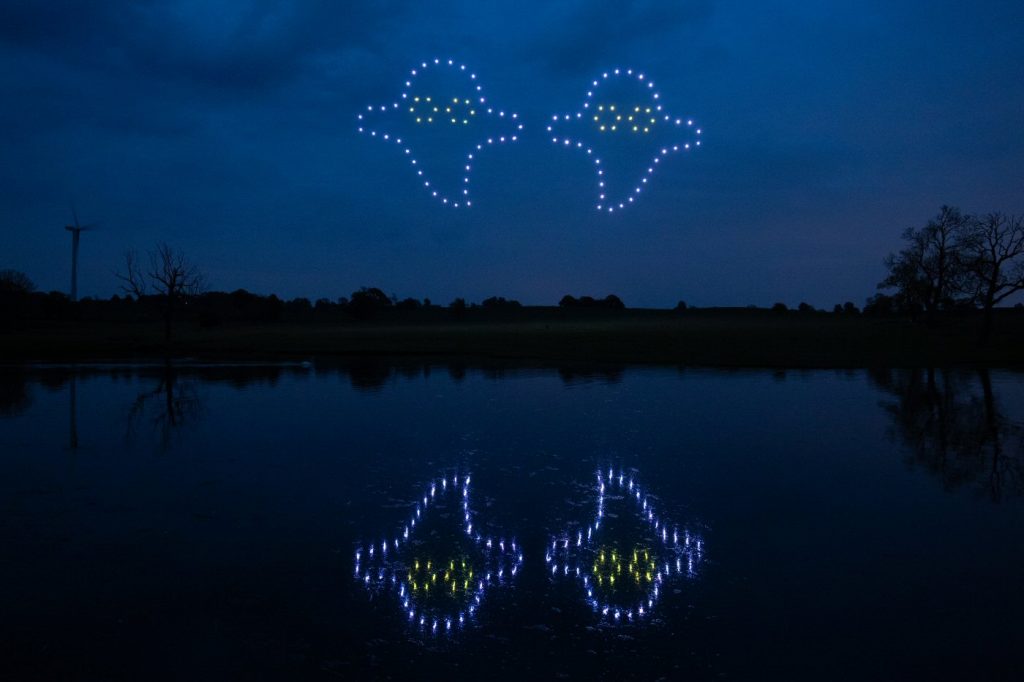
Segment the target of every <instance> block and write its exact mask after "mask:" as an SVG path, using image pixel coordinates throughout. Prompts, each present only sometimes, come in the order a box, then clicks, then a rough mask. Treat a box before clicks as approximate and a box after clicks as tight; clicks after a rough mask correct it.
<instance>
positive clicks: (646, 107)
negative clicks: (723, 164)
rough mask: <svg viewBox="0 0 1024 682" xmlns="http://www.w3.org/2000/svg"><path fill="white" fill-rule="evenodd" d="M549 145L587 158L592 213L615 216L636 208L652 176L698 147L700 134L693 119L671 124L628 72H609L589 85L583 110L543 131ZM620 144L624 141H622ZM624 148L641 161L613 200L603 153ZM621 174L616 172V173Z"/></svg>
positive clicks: (657, 98) (643, 80)
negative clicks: (592, 181)
mask: <svg viewBox="0 0 1024 682" xmlns="http://www.w3.org/2000/svg"><path fill="white" fill-rule="evenodd" d="M547 131H548V133H550V134H551V141H552V143H554V144H556V145H559V146H560V147H568V148H571V149H576V150H579V151H582V152H584V153H586V155H587V157H588V158H590V160H591V161H592V162H593V164H594V169H595V171H596V172H597V187H598V192H597V195H598V199H597V210H599V211H607V212H608V213H614V212H615V211H617V210H622V209H624V208H626V207H627V206H629V205H631V204H633V203H635V202H636V201H637V200H638V199H639V198H640V195H641V194H642V193H643V192H644V191H645V190H646V188H647V185H648V181H649V180H650V178H651V176H653V175H654V170H655V169H656V168H657V167H658V166H659V165H660V164H661V163H662V162H663V161H664V160H665V159H666V158H667V157H668V156H669V155H670V154H675V153H678V152H683V151H689V150H692V149H695V148H696V147H699V146H700V145H701V140H700V135H701V129H700V128H699V127H697V126H696V125H695V124H694V122H693V120H692V119H684V118H676V117H675V116H673V115H671V114H670V113H668V112H667V111H666V110H665V107H664V106H663V105H662V104H661V95H660V93H658V92H657V90H656V89H655V87H654V83H653V82H652V81H651V80H650V79H649V78H647V77H646V76H644V74H642V73H639V72H636V71H634V70H633V69H614V70H612V71H610V72H605V73H603V74H601V77H600V78H599V79H596V80H594V81H593V83H591V88H590V89H589V90H588V91H587V96H586V98H585V99H584V101H583V106H582V108H581V109H580V110H579V111H577V112H575V113H572V114H561V115H559V114H555V115H553V116H552V117H551V123H550V124H549V125H548V126H547ZM623 138H625V139H623ZM623 144H625V145H626V146H627V151H626V153H627V154H628V155H629V156H631V157H637V155H638V154H639V155H640V156H639V158H640V159H642V160H643V166H642V167H641V168H639V169H638V170H637V171H636V175H635V177H633V178H632V179H623V178H619V179H618V180H616V185H617V186H619V187H623V188H628V189H618V190H616V194H614V195H613V194H612V190H611V189H610V187H609V177H608V176H609V174H610V172H611V169H612V167H614V165H615V164H610V163H609V159H608V152H610V151H611V148H612V147H614V146H616V145H618V146H619V147H620V148H621V147H622V145H623ZM617 170H620V172H623V171H621V169H617Z"/></svg>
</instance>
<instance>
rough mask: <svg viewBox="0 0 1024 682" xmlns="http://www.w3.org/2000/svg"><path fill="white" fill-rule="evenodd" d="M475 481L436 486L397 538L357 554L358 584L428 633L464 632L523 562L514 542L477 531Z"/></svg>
mask: <svg viewBox="0 0 1024 682" xmlns="http://www.w3.org/2000/svg"><path fill="white" fill-rule="evenodd" d="M470 480H471V479H470V476H469V475H463V476H460V475H459V474H452V475H445V476H444V477H442V478H440V479H439V480H437V481H432V482H431V483H430V485H429V486H428V488H427V490H426V491H424V493H423V496H422V499H420V500H419V501H418V502H417V503H416V508H415V509H414V511H413V513H412V516H411V517H410V518H409V521H408V523H406V525H405V526H404V527H403V528H402V532H401V533H400V534H398V535H397V536H396V537H394V538H391V539H383V540H381V541H379V542H373V543H370V544H369V545H367V546H362V547H359V548H358V549H356V553H355V577H356V579H357V580H359V581H361V582H362V583H363V584H364V585H365V586H366V588H367V589H368V590H370V591H371V592H372V593H373V594H377V593H389V594H390V595H391V596H392V598H394V599H395V600H396V601H397V603H398V604H399V605H400V606H401V609H402V612H403V613H404V615H405V618H406V620H407V621H408V622H409V623H410V624H411V625H412V626H414V627H416V628H419V629H420V630H421V631H423V632H429V633H431V634H437V633H439V632H443V633H450V632H452V631H453V630H457V629H460V628H462V627H463V626H465V625H466V622H467V620H469V619H472V618H473V617H474V616H475V615H476V613H477V610H478V609H479V608H480V606H481V604H482V603H483V598H484V596H485V595H486V594H487V592H488V591H489V590H490V589H491V588H492V587H494V586H496V585H503V584H507V583H508V582H509V581H510V580H511V579H512V578H513V577H515V575H516V574H517V573H518V571H519V569H520V567H521V566H522V563H523V554H522V550H521V548H520V547H519V546H518V545H517V544H516V541H515V539H513V538H503V537H494V536H490V535H487V534H485V533H483V532H482V531H481V530H480V528H479V527H478V523H477V522H476V521H475V516H476V512H474V511H473V510H472V508H471V507H470V503H469V500H470V498H469V484H470ZM421 538H422V539H421Z"/></svg>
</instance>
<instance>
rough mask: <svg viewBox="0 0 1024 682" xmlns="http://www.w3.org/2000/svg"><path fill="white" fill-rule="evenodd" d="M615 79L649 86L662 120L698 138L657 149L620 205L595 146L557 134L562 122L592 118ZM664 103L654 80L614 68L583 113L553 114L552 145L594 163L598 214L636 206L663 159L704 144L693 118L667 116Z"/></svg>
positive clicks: (597, 86)
mask: <svg viewBox="0 0 1024 682" xmlns="http://www.w3.org/2000/svg"><path fill="white" fill-rule="evenodd" d="M613 77H614V78H633V79H635V80H637V81H638V82H640V83H643V84H646V89H647V90H648V91H649V92H650V96H651V101H652V105H651V106H652V108H653V109H654V113H655V114H656V117H660V118H661V120H662V121H665V122H668V123H670V124H671V125H673V126H675V127H677V128H680V129H687V130H689V129H692V130H693V131H694V136H695V138H694V140H693V141H688V142H680V143H678V144H672V145H666V146H663V147H658V148H657V150H656V151H655V154H654V159H653V160H652V161H651V164H650V165H649V166H648V167H647V169H646V171H645V173H644V175H643V176H642V177H641V178H640V181H639V183H638V184H637V185H635V186H634V187H633V188H632V190H631V191H630V193H629V194H628V195H627V196H626V197H625V199H624V200H623V201H620V202H617V203H616V202H614V201H610V200H609V199H608V194H607V191H606V190H605V182H604V169H603V168H602V167H601V158H600V157H599V156H598V155H597V153H596V152H595V151H594V148H593V145H591V144H588V143H587V142H585V141H584V140H583V139H582V138H579V139H574V138H571V137H568V136H565V137H559V136H558V134H557V132H556V130H555V126H556V125H558V124H559V123H562V124H563V125H564V124H565V122H567V121H568V122H577V121H579V122H582V120H583V117H584V116H585V115H589V114H590V113H591V112H590V108H591V100H592V99H594V95H595V93H597V92H598V90H599V89H600V87H601V86H602V85H603V84H604V83H606V82H607V81H608V79H609V78H613ZM660 100H661V93H659V92H658V91H657V90H656V89H655V86H654V82H653V81H652V80H650V79H649V78H647V77H646V76H644V74H643V73H641V72H638V71H634V70H633V69H612V71H610V72H609V71H605V72H604V73H602V74H601V77H600V79H595V80H594V81H593V82H592V83H591V89H590V90H588V91H587V96H586V98H585V99H584V100H583V108H582V109H581V110H579V111H577V112H575V113H574V114H561V115H559V114H553V115H552V117H551V121H552V122H551V124H550V125H548V126H547V131H548V133H550V134H552V138H551V142H552V143H554V144H556V145H561V146H563V147H570V148H574V149H578V150H581V151H584V152H586V154H587V157H589V158H590V159H591V160H592V161H593V163H594V170H595V171H596V172H597V186H598V192H597V194H598V203H597V210H598V211H607V212H608V213H614V212H615V210H616V209H618V210H620V211H621V210H623V209H624V208H626V207H627V206H629V205H630V204H633V203H635V202H636V199H637V198H638V197H639V195H640V193H641V192H642V191H643V188H644V186H645V185H647V181H648V179H650V177H651V176H652V175H654V169H655V168H656V167H657V166H658V165H659V164H660V163H661V160H662V159H664V158H665V157H667V156H668V155H669V154H670V153H677V152H681V151H690V150H691V149H693V148H695V147H699V146H700V142H701V141H700V135H701V129H700V128H698V127H695V125H694V122H693V119H691V118H687V119H683V118H676V117H674V116H671V115H670V114H668V113H666V112H665V111H664V107H663V106H662V104H661V102H660Z"/></svg>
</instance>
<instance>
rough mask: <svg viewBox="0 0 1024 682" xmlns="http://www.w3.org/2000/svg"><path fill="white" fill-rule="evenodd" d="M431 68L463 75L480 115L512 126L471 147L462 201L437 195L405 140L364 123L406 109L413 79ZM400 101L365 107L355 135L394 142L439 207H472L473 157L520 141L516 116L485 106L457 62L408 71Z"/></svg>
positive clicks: (520, 126) (477, 87) (474, 78)
mask: <svg viewBox="0 0 1024 682" xmlns="http://www.w3.org/2000/svg"><path fill="white" fill-rule="evenodd" d="M434 67H442V68H450V69H454V70H456V71H457V72H459V73H460V74H465V75H466V77H467V78H468V79H469V82H470V83H469V84H470V87H471V91H472V93H473V94H472V95H471V96H472V97H473V98H475V99H476V101H477V103H478V104H479V105H480V107H481V109H480V111H481V115H482V116H488V117H496V118H498V119H507V120H509V121H511V125H512V130H511V132H509V133H508V134H505V135H497V136H494V135H490V136H487V137H486V138H484V139H482V140H480V141H478V142H476V143H475V144H473V146H472V148H471V151H469V152H468V153H467V154H466V159H465V161H466V163H465V167H464V170H465V175H463V177H462V193H461V198H459V197H458V196H449V195H447V194H445V193H443V192H441V191H439V190H438V189H437V188H436V187H435V186H434V185H433V184H432V183H431V181H430V179H429V178H428V177H426V175H425V174H424V171H423V169H422V168H421V167H420V164H419V162H418V161H417V159H416V155H415V154H414V153H413V151H412V147H411V146H409V144H408V141H407V140H404V139H402V138H401V137H400V136H395V135H392V134H391V133H388V132H384V131H381V130H377V129H375V128H371V127H369V124H368V122H367V120H366V119H367V116H368V115H369V114H372V113H385V112H389V111H397V110H398V109H399V108H401V107H403V106H405V105H406V102H408V100H409V97H410V92H409V91H410V89H411V88H412V86H413V83H414V82H415V80H416V78H418V77H419V75H420V74H421V73H423V72H425V71H427V70H428V69H430V68H434ZM400 100H401V101H395V102H392V103H391V105H390V106H389V105H386V104H381V105H377V106H374V105H372V104H371V105H367V111H366V113H361V114H358V115H357V117H356V118H357V120H358V122H359V125H358V131H359V132H360V133H368V134H369V135H370V136H371V137H379V138H381V139H383V140H385V141H389V142H394V143H395V144H396V145H398V147H399V148H401V149H402V152H403V154H404V155H405V156H406V157H408V159H409V163H410V164H411V165H412V167H413V169H414V170H415V171H416V175H417V177H418V178H419V180H420V181H421V182H422V183H423V187H424V188H426V190H427V191H428V192H430V194H431V196H433V197H435V198H437V199H440V201H441V203H442V204H444V205H446V206H451V207H452V208H459V206H466V207H470V206H472V205H473V203H472V201H471V200H470V195H469V184H470V183H469V178H470V174H471V173H472V170H473V162H474V161H475V160H476V154H477V153H478V152H481V151H483V149H484V147H485V146H491V145H495V144H504V143H505V142H516V141H517V140H518V139H519V135H520V134H521V133H522V130H523V124H522V123H520V122H519V115H518V114H516V113H512V112H509V113H506V112H505V111H504V110H502V109H495V108H494V107H491V106H488V104H487V98H486V97H484V95H483V86H481V85H480V83H479V82H477V76H476V73H474V72H472V71H470V70H468V69H467V67H466V65H465V64H460V63H458V62H456V61H455V60H454V59H447V60H443V59H438V58H436V57H435V58H434V59H433V60H432V61H424V62H420V65H419V66H418V67H416V68H413V69H411V70H410V72H409V79H408V80H406V81H405V90H403V91H402V93H401V97H400Z"/></svg>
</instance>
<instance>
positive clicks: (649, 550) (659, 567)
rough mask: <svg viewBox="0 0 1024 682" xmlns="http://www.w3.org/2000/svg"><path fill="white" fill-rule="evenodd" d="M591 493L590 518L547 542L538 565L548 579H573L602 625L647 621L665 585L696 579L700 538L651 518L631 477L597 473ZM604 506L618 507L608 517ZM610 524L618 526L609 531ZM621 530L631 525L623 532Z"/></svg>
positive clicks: (657, 517) (647, 500) (655, 516)
mask: <svg viewBox="0 0 1024 682" xmlns="http://www.w3.org/2000/svg"><path fill="white" fill-rule="evenodd" d="M596 492H597V501H596V507H597V509H596V510H595V513H594V517H593V520H592V521H591V522H590V523H589V524H588V525H586V526H585V527H584V526H582V525H581V526H579V527H577V528H575V529H570V530H567V531H565V532H563V533H562V534H561V535H560V536H558V537H555V538H553V539H552V540H551V542H550V544H549V545H548V548H547V551H546V552H545V555H544V561H545V562H546V563H547V566H548V571H549V572H550V575H551V577H552V578H553V579H561V578H570V579H573V580H576V581H577V582H578V583H579V585H580V587H581V588H582V590H583V594H584V599H585V601H586V602H587V604H589V605H590V607H591V608H592V609H593V610H594V611H595V612H596V613H597V614H599V616H600V617H601V618H602V619H604V620H605V621H606V622H608V623H612V624H617V623H636V622H640V621H642V620H644V619H646V618H649V617H650V615H651V612H652V611H653V609H654V607H655V605H656V604H657V603H658V600H659V598H660V597H661V595H662V593H663V592H664V590H665V586H666V583H667V582H668V581H670V580H673V579H676V578H687V579H693V578H695V577H696V576H697V571H698V568H699V565H700V562H701V560H702V558H703V555H704V540H703V539H702V538H701V537H700V535H698V534H696V533H694V532H693V531H690V530H688V529H685V528H680V527H678V526H676V525H675V524H673V523H671V522H670V521H669V520H667V519H665V518H663V517H662V516H660V515H658V514H656V513H655V509H654V505H653V503H652V502H651V499H650V498H649V497H648V495H647V493H646V492H645V491H644V490H642V489H641V488H640V486H639V485H638V484H637V483H636V481H635V477H634V476H633V474H632V473H627V472H625V471H619V472H615V471H614V470H613V469H608V470H602V471H599V472H598V473H597V484H596ZM609 502H611V503H615V504H618V505H620V507H624V508H620V509H618V510H617V511H618V513H616V514H609V513H607V511H606V505H607V504H608V503H609ZM615 522H618V525H619V526H620V527H619V528H616V529H611V528H609V525H611V524H613V523H615ZM625 526H631V527H630V528H628V529H627V530H625V532H624V528H623V527H625ZM626 536H629V537H628V538H627V537H626Z"/></svg>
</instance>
